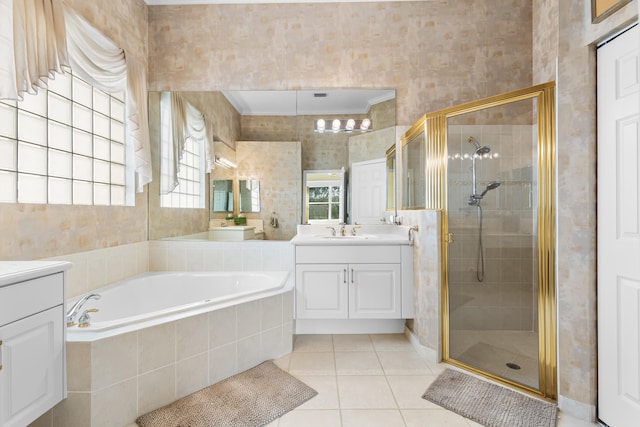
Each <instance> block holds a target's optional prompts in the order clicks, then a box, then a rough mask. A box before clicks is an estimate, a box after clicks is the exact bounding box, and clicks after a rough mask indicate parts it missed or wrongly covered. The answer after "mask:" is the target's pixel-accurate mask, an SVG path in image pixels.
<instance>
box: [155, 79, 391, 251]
mask: <svg viewBox="0 0 640 427" xmlns="http://www.w3.org/2000/svg"><path fill="white" fill-rule="evenodd" d="M180 95H182V96H183V98H185V99H186V100H187V101H188V102H189V103H191V104H192V105H193V106H194V107H196V108H197V109H198V110H199V111H201V112H203V114H205V116H207V117H208V118H209V119H210V122H211V125H212V130H213V133H214V134H213V135H211V137H212V138H213V145H214V152H215V155H216V157H218V156H219V157H221V158H222V159H224V160H227V161H229V162H225V163H227V164H229V163H230V164H235V166H237V167H233V166H231V167H227V166H225V165H220V164H216V167H215V168H214V169H213V170H212V172H211V174H210V176H209V180H210V183H209V185H208V186H205V188H206V189H207V194H206V197H207V200H208V206H207V207H208V209H206V212H207V213H208V215H209V218H208V219H209V220H217V219H224V217H225V216H226V213H227V212H233V214H234V215H237V214H238V213H240V212H241V211H244V206H243V207H242V208H241V206H240V200H241V198H240V192H239V179H240V178H242V179H245V178H251V179H257V180H259V181H260V183H259V190H258V192H259V194H260V196H261V197H260V208H259V210H258V211H257V212H253V213H252V214H250V215H247V216H248V217H249V218H251V219H262V220H263V221H264V224H268V223H269V220H270V218H271V216H272V215H273V212H274V211H276V213H277V215H278V218H279V220H280V221H279V222H280V225H279V227H278V228H277V229H271V228H269V227H268V226H267V227H265V233H266V238H268V239H290V238H291V237H293V236H294V235H295V233H296V225H297V224H300V223H304V222H305V220H306V211H305V208H304V206H303V205H304V200H305V197H306V193H305V191H304V189H303V179H302V171H303V170H339V169H341V168H343V167H344V168H345V172H346V173H348V172H349V168H350V165H351V164H352V163H355V162H362V161H366V160H373V159H379V158H382V157H384V156H385V151H386V149H387V148H388V147H389V145H391V144H393V143H394V142H395V140H396V138H397V135H396V127H395V126H396V103H395V90H393V89H305V90H234V91H226V90H222V91H181V92H180ZM158 100H159V92H149V110H150V132H151V134H152V135H151V136H152V156H153V161H152V163H153V165H154V174H159V172H158V171H157V164H159V153H158V152H157V150H155V151H154V150H153V146H155V144H156V140H157V139H158V138H159V136H158V135H159V131H158V129H159V126H158V117H159V114H158ZM350 117H353V118H354V119H355V121H356V123H361V121H362V120H363V118H364V117H367V118H370V120H371V128H370V129H369V131H368V132H365V133H360V132H349V131H347V130H346V129H345V128H341V129H340V131H338V132H331V131H327V132H324V133H320V132H316V131H315V129H314V125H315V124H316V123H317V121H318V119H320V118H323V119H325V121H326V123H327V127H330V126H331V124H332V122H333V120H334V119H336V118H338V119H340V120H341V121H342V124H344V125H345V126H346V124H347V122H348V118H350ZM345 119H347V120H345ZM238 141H253V142H266V143H269V144H270V147H271V148H270V150H271V151H269V152H268V156H264V153H263V152H262V151H260V150H255V151H252V152H249V153H247V152H242V153H241V155H240V156H239V155H238V153H239V152H238V150H237V142H238ZM282 141H286V142H293V141H299V142H300V145H301V160H300V162H299V163H297V162H290V161H287V162H286V163H278V164H277V167H271V166H270V165H269V164H265V162H268V161H269V160H268V159H266V158H265V157H269V158H270V159H271V160H272V161H276V162H277V161H278V160H277V159H278V157H282V156H284V157H287V158H288V159H290V157H291V156H290V155H289V154H285V151H286V150H288V149H286V148H285V147H284V145H282V148H281V149H282V150H283V151H282V152H279V151H278V150H280V147H281V146H279V145H277V144H276V143H277V142H282ZM241 151H242V150H241ZM289 151H290V150H289ZM289 151H287V153H288V152H289ZM294 170H295V173H294ZM154 176H155V177H156V178H154V182H155V181H156V180H157V176H158V175H154ZM222 180H232V181H233V182H234V184H235V192H236V193H235V194H234V198H233V210H224V211H217V208H218V206H219V205H218V204H217V203H216V206H215V208H216V209H214V202H215V200H214V199H215V195H214V194H213V191H214V184H215V181H222ZM152 187H153V185H152ZM150 191H151V192H156V191H157V190H156V188H155V187H153V188H150ZM283 191H284V192H286V193H287V197H290V198H295V200H296V203H288V202H287V203H282V201H278V198H277V195H278V194H281V193H282V192H283ZM267 194H268V195H275V196H276V197H271V196H270V197H269V198H268V199H266V198H265V195H267ZM343 194H345V195H348V194H349V191H348V189H347V188H346V187H345V188H344V193H343ZM152 199H153V198H150V206H149V237H150V238H151V239H159V238H164V237H172V236H177V235H183V234H192V233H196V232H198V231H200V230H201V229H202V228H203V227H205V221H204V218H202V210H197V209H195V210H186V209H185V210H179V211H178V210H166V209H162V208H160V206H159V205H158V204H157V203H155V201H154V200H152ZM220 203H223V202H220ZM348 203H349V202H348V200H345V201H344V202H343V211H342V215H341V218H342V220H347V219H348ZM227 209H229V205H227ZM334 209H335V208H334ZM186 218H188V220H186ZM207 222H208V221H207ZM269 233H271V234H269Z"/></svg>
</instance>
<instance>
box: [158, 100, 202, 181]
mask: <svg viewBox="0 0 640 427" xmlns="http://www.w3.org/2000/svg"><path fill="white" fill-rule="evenodd" d="M160 117H161V119H160V122H161V131H160V145H161V157H162V161H161V167H160V169H161V171H160V194H169V193H171V192H172V191H173V190H174V189H175V188H176V187H177V186H178V172H179V170H180V160H181V159H182V156H183V154H184V146H185V142H186V141H187V140H188V139H194V140H196V141H198V143H200V144H202V145H203V146H204V154H205V162H206V170H205V172H206V173H209V172H211V169H212V165H213V162H212V160H211V159H212V152H213V150H212V149H211V147H210V146H209V137H208V135H209V134H210V125H209V120H207V118H206V117H205V115H204V114H202V113H201V112H200V110H198V109H197V108H196V107H194V106H193V105H191V104H190V103H189V102H187V101H186V100H185V99H184V98H182V97H181V96H180V95H178V94H177V93H175V92H162V94H161V95H160Z"/></svg>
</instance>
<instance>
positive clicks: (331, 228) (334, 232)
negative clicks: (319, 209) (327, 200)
mask: <svg viewBox="0 0 640 427" xmlns="http://www.w3.org/2000/svg"><path fill="white" fill-rule="evenodd" d="M327 228H328V229H329V230H331V235H332V236H335V235H336V229H335V228H333V227H330V226H327Z"/></svg>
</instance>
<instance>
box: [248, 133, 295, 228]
mask: <svg viewBox="0 0 640 427" xmlns="http://www.w3.org/2000/svg"><path fill="white" fill-rule="evenodd" d="M301 150H302V147H301V144H300V142H299V141H293V142H291V141H284V142H283V141H277V142H269V141H238V143H237V147H236V159H237V161H238V170H237V175H236V176H237V179H238V180H241V179H258V180H260V212H259V213H247V214H246V216H247V218H249V219H262V220H263V221H264V233H265V238H266V239H268V240H290V239H291V238H293V236H295V235H296V226H297V225H298V224H299V223H300V217H301V215H302V168H301V162H302V151H301ZM273 212H275V213H276V215H277V216H278V222H279V226H278V228H273V227H271V226H270V225H269V219H270V218H271V216H272V213H273Z"/></svg>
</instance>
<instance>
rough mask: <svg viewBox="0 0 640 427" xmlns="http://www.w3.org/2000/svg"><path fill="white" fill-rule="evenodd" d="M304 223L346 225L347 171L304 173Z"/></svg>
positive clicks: (310, 171)
mask: <svg viewBox="0 0 640 427" xmlns="http://www.w3.org/2000/svg"><path fill="white" fill-rule="evenodd" d="M303 179H304V189H303V191H304V205H303V206H304V208H303V209H304V223H305V224H340V223H345V222H346V221H345V200H346V198H345V171H344V168H342V169H336V170H308V171H304V177H303Z"/></svg>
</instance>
